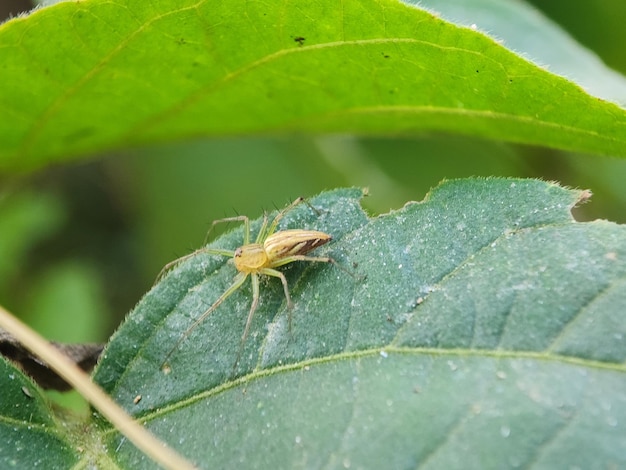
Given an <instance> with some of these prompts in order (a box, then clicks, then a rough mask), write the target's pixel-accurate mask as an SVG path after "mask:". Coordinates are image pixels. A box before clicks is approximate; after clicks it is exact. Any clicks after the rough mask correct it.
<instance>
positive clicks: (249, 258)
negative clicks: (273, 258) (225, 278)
mask: <svg viewBox="0 0 626 470" xmlns="http://www.w3.org/2000/svg"><path fill="white" fill-rule="evenodd" d="M233 262H234V263H235V267H236V268H237V271H240V272H242V273H254V272H257V271H258V270H259V269H261V268H264V267H266V266H267V264H268V257H267V253H266V252H265V249H264V248H263V245H259V244H258V243H250V244H249V245H244V246H240V247H239V248H237V249H236V250H235V256H234V258H233Z"/></svg>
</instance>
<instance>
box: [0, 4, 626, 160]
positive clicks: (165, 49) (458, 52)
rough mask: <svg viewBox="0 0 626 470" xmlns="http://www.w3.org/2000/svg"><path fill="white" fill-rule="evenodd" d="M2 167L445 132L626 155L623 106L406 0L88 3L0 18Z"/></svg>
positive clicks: (625, 120)
mask: <svg viewBox="0 0 626 470" xmlns="http://www.w3.org/2000/svg"><path fill="white" fill-rule="evenodd" d="M0 64H2V68H1V69H0V70H1V71H0V74H1V78H2V83H3V86H2V87H1V89H0V113H1V115H2V119H1V120H0V142H2V146H1V147H0V168H3V169H8V168H21V169H25V168H30V167H35V166H39V165H42V164H44V163H45V162H47V161H50V160H64V159H69V158H76V157H79V156H84V155H87V154H93V153H96V152H103V151H106V150H112V149H119V148H123V147H127V146H135V145H144V144H148V143H154V142H158V141H170V140H176V139H183V138H190V137H196V136H224V135H242V134H250V133H254V134H267V133H276V132H286V131H305V132H354V133H358V134H368V135H371V134H379V135H397V134H398V133H402V134H413V133H416V132H423V131H446V132H452V133H461V134H467V135H475V136H484V137H488V138H494V139H498V140H509V141H513V142H523V143H529V144H536V145H544V146H550V147H556V148H564V149H574V150H577V151H587V152H597V153H605V154H613V155H621V156H624V155H626V151H625V150H624V149H625V148H626V146H625V145H624V143H625V142H626V113H625V112H624V110H622V109H620V108H618V107H617V106H615V105H613V104H610V103H607V102H603V101H601V100H599V99H597V98H594V97H591V96H589V95H587V94H586V93H585V92H584V91H583V90H582V89H580V88H579V87H578V86H576V85H574V84H572V83H571V82H568V81H567V80H565V79H563V78H560V77H557V76H554V75H552V74H550V73H548V72H547V71H545V70H543V69H541V68H540V67H537V66H535V65H533V64H531V63H529V62H527V61H526V60H524V59H522V58H520V57H519V56H517V55H515V54H513V53H512V52H510V51H508V50H507V49H505V48H504V47H502V46H501V45H499V44H497V42H495V41H494V40H492V39H491V38H488V37H486V36H484V35H482V34H481V33H478V32H475V31H472V30H471V29H467V28H460V27H457V26H454V25H452V24H450V23H447V22H445V21H443V20H442V19H440V18H438V17H436V16H433V15H431V14H430V13H427V12H425V11H423V10H420V9H417V8H414V7H411V6H408V5H405V4H402V3H400V2H397V1H395V0H377V1H374V0H346V1H344V2H342V3H341V8H338V7H337V5H336V4H335V3H332V2H331V3H328V2H327V3H324V2H321V3H320V2H313V3H308V4H307V5H306V7H302V6H295V5H293V4H289V5H288V4H281V3H254V2H252V3H250V2H247V1H243V0H237V1H233V0H230V1H212V2H199V3H198V2H195V1H190V0H163V1H160V2H157V3H154V2H147V3H146V2H136V1H129V0H120V1H116V2H109V1H105V0H89V1H86V2H68V3H61V4H58V5H55V6H53V7H49V8H44V9H41V10H39V11H36V12H34V13H33V14H31V15H30V16H28V17H26V18H18V19H14V20H12V21H9V22H7V23H5V24H4V25H2V26H1V27H0Z"/></svg>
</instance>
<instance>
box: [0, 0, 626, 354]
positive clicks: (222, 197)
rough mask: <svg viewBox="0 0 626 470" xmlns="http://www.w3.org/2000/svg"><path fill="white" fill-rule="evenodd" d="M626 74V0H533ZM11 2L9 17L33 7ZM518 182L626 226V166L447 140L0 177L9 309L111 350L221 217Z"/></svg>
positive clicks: (132, 158)
mask: <svg viewBox="0 0 626 470" xmlns="http://www.w3.org/2000/svg"><path fill="white" fill-rule="evenodd" d="M534 4H535V5H536V7H538V8H539V9H541V10H542V11H543V12H544V13H545V14H546V15H548V16H549V17H550V18H551V19H552V20H553V21H555V22H557V23H559V24H560V25H561V26H562V27H563V28H564V29H565V30H567V31H568V32H569V34H571V35H572V36H573V37H574V38H575V39H577V40H578V41H579V42H581V43H582V44H584V45H585V46H586V47H588V48H589V49H591V50H593V51H594V52H595V53H596V54H597V55H598V56H599V57H600V58H602V59H603V60H604V61H605V62H606V63H607V64H608V65H610V66H611V67H613V68H614V69H616V70H618V71H620V72H622V73H626V55H625V54H624V53H623V44H625V43H626V28H624V27H623V18H626V2H623V0H619V1H609V0H602V1H595V2H586V1H581V0H577V1H564V0H562V1H544V2H541V1H538V0H536V1H535V2H534ZM30 7H31V5H30V3H29V2H23V1H21V2H17V1H13V2H11V1H6V0H5V1H4V2H3V3H2V4H1V5H0V17H3V18H7V17H9V16H10V15H11V14H13V15H15V14H17V13H18V12H20V11H24V10H28V9H29V8H30ZM477 175H483V176H489V175H500V176H520V177H538V178H542V179H545V180H556V181H558V182H560V183H562V184H565V185H569V186H574V187H579V188H588V189H591V190H592V191H593V193H594V198H593V199H592V203H591V204H587V205H585V206H583V207H581V208H579V209H577V211H576V217H577V218H578V219H579V220H590V219H595V218H605V219H610V220H613V221H616V222H624V221H625V220H626V216H625V214H624V211H623V209H622V208H623V207H625V204H624V203H625V199H626V190H625V189H624V183H623V182H624V181H625V177H626V162H625V161H622V160H617V159H611V158H599V157H597V156H586V155H576V154H571V153H565V152H559V151H554V150H549V149H544V148H529V147H523V146H517V145H510V144H506V143H500V142H490V141H483V140H477V139H471V138H465V137H457V136H445V135H416V136H414V137H412V138H388V139H357V138H351V137H348V136H329V137H321V138H312V137H306V136H294V137H289V138H249V139H230V140H212V141H203V140H197V141H190V142H182V143H176V144H169V145H160V146H158V147H154V148H143V149H132V150H127V151H125V152H124V153H119V154H115V155H100V156H97V157H94V158H93V159H91V160H90V161H89V162H87V163H79V164H74V165H65V166H59V167H55V168H48V169H46V170H44V171H39V172H37V173H34V174H29V175H22V176H15V175H2V176H0V185H1V186H0V188H1V190H0V303H2V305H4V306H5V307H6V308H8V309H9V310H10V311H12V312H14V313H15V314H17V315H18V316H20V317H22V318H24V319H26V320H27V321H28V322H29V323H30V324H31V325H32V326H33V327H35V329H37V330H38V331H40V332H41V333H42V334H43V335H44V336H46V337H48V338H50V339H54V340H58V341H66V342H88V341H106V338H107V337H108V336H109V335H110V334H111V333H112V331H113V330H114V329H115V327H116V325H118V324H119V322H120V321H121V319H122V318H123V316H124V315H125V314H126V313H127V312H128V311H129V310H130V309H131V308H132V307H133V306H134V305H135V303H136V302H137V301H138V300H139V299H140V297H141V296H142V295H143V293H144V292H146V291H147V290H148V289H149V288H150V287H151V285H152V283H153V282H154V279H155V277H156V275H157V273H158V272H159V270H160V269H161V267H162V266H163V265H164V264H165V263H167V262H168V261H170V260H172V259H174V258H177V257H179V256H182V255H184V254H186V253H189V251H191V250H193V249H194V248H197V247H199V246H200V245H201V243H202V241H203V239H204V236H205V233H206V230H207V228H208V227H209V225H210V223H211V221H212V220H214V219H217V218H221V217H224V216H229V215H233V214H235V213H240V214H248V215H250V216H252V217H257V216H260V215H261V214H262V211H263V210H264V209H273V208H274V207H282V206H284V205H285V204H287V203H288V202H289V201H291V200H293V199H294V198H296V197H297V196H300V195H303V196H311V195H314V194H316V193H318V192H320V191H322V190H324V189H329V188H333V187H338V186H361V187H368V188H369V190H370V197H369V198H367V200H366V201H365V206H366V207H367V209H368V210H369V211H370V212H371V213H372V214H379V213H383V212H386V211H388V210H390V209H395V208H399V207H401V206H402V205H403V204H404V203H405V202H406V201H408V200H421V199H423V197H424V195H425V194H426V193H427V192H428V190H429V189H430V188H431V187H433V186H435V185H437V183H438V182H439V181H441V180H442V179H444V178H447V179H451V178H461V177H467V176H477Z"/></svg>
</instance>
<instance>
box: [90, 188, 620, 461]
mask: <svg viewBox="0 0 626 470" xmlns="http://www.w3.org/2000/svg"><path fill="white" fill-rule="evenodd" d="M360 197H361V193H360V191H358V190H337V191H331V192H328V193H324V194H322V195H320V196H318V197H316V198H313V199H311V203H312V204H313V206H314V207H316V208H318V209H319V211H320V214H319V215H317V214H315V213H314V212H313V211H311V210H310V208H308V207H307V206H305V205H300V206H298V207H297V208H296V209H295V210H293V211H292V212H290V213H288V214H287V215H286V216H285V218H284V219H283V221H282V222H281V225H280V229H281V230H282V229H285V228H310V229H318V230H323V231H325V232H327V233H329V234H332V236H333V241H332V242H331V243H330V244H328V245H326V246H324V247H321V248H319V249H318V250H316V252H315V253H317V254H319V255H329V256H333V257H334V258H335V259H337V261H338V262H339V263H340V264H341V265H342V266H345V267H346V268H347V269H354V271H355V272H356V274H357V275H358V276H359V277H358V278H356V279H355V278H353V277H351V276H349V275H347V274H346V273H345V272H343V271H341V270H339V269H338V268H337V267H335V266H332V265H325V264H317V263H304V262H300V263H293V264H290V265H288V266H286V267H284V268H283V271H284V272H285V275H286V277H287V280H288V283H289V286H290V292H291V295H292V298H293V301H294V308H293V310H292V311H289V310H288V309H287V308H286V305H285V299H284V295H283V293H282V288H281V286H280V282H278V281H277V280H276V279H273V278H272V279H268V280H267V282H262V284H261V288H262V289H261V302H260V305H259V309H258V311H257V312H256V315H255V317H254V321H253V323H252V328H251V331H250V335H249V338H248V339H247V341H246V342H245V345H244V347H243V352H242V353H241V356H240V357H239V361H238V362H237V358H238V355H239V353H240V338H241V334H242V331H243V328H244V324H245V319H246V316H247V314H248V310H249V307H250V302H251V289H250V285H249V283H247V284H244V286H243V287H242V288H241V289H240V290H239V291H237V292H236V293H235V294H234V295H233V296H232V297H230V298H229V299H228V300H226V301H225V302H224V303H223V304H222V305H221V306H220V307H219V308H218V309H217V310H216V311H215V312H213V313H212V314H211V315H210V316H209V317H208V318H206V320H205V321H204V322H202V323H201V324H200V325H199V326H198V327H197V328H196V329H195V330H193V332H192V333H191V334H190V335H189V336H188V338H187V339H186V340H185V341H184V342H183V343H182V344H180V346H179V347H178V348H177V349H176V350H175V351H174V353H173V354H172V355H171V357H170V358H169V360H168V364H169V365H170V368H171V371H170V372H169V373H166V372H165V371H163V370H161V365H162V364H163V361H164V360H165V359H166V356H167V354H168V352H169V351H170V350H171V348H172V347H173V346H174V345H175V344H176V343H177V341H178V340H179V338H180V337H181V335H182V334H183V332H184V331H185V330H186V329H187V328H188V327H189V326H190V325H191V324H192V323H193V322H194V320H195V319H196V318H198V317H199V316H200V315H201V314H202V313H203V312H204V311H205V310H206V309H207V308H208V307H209V306H210V305H211V304H212V302H213V301H214V300H215V299H216V298H217V297H218V296H219V295H220V294H221V293H222V292H224V290H225V289H226V288H227V286H228V285H229V284H230V282H231V280H232V278H233V277H234V276H235V273H236V271H235V269H234V267H233V266H232V264H230V263H227V262H226V259H225V258H224V257H220V256H210V255H206V254H197V255H196V256H193V257H191V258H190V259H188V260H186V261H184V262H182V263H181V264H180V265H179V266H177V267H176V268H174V269H173V270H172V271H171V272H170V273H169V274H168V275H167V276H166V277H165V278H164V279H163V280H162V281H161V282H159V283H158V284H157V285H156V286H155V287H154V288H153V290H152V291H150V292H149V293H148V294H147V295H146V296H145V297H144V298H143V299H142V301H141V302H140V303H139V304H138V306H137V307H136V309H135V310H134V311H133V312H132V313H131V314H130V315H129V317H128V318H127V320H126V322H125V323H124V324H123V326H122V327H121V328H120V329H119V330H118V332H117V333H116V334H115V335H114V337H113V338H112V340H111V342H110V344H109V346H108V348H107V350H106V351H105V354H104V356H103V358H102V361H101V363H100V364H99V366H98V369H97V371H96V373H95V379H96V381H98V382H99V383H100V384H101V385H102V386H103V387H104V388H105V389H106V390H108V391H109V392H110V393H111V394H112V395H113V396H114V398H115V399H116V400H117V401H118V402H119V403H120V404H122V406H124V407H126V409H127V410H129V412H131V413H132V414H134V415H135V416H136V417H137V418H138V419H140V420H141V421H142V422H144V423H145V425H146V426H147V427H148V428H149V429H151V430H152V431H153V432H155V433H156V434H157V435H158V436H159V437H161V438H162V439H164V440H165V441H167V442H169V443H171V445H172V446H174V447H175V448H177V449H178V450H180V451H181V452H182V453H183V454H184V455H186V456H188V457H189V458H190V459H192V460H193V461H196V462H198V463H199V464H200V465H201V466H202V467H203V468H235V467H236V468H294V467H302V468H319V467H325V468H328V467H330V468H336V467H351V468H415V467H419V468H464V469H467V468H477V469H478V468H509V467H519V466H522V467H524V466H530V465H532V466H533V467H536V468H555V467H558V468H568V467H573V466H578V467H580V468H595V467H601V468H605V467H615V468H620V467H622V466H624V465H626V457H625V454H624V452H623V448H624V444H625V443H626V432H625V431H624V428H623V423H624V422H625V421H626V392H625V390H626V375H625V372H626V368H625V367H624V361H625V359H626V348H625V347H624V341H625V339H624V338H625V337H626V321H625V320H626V319H625V318H624V312H625V311H626V309H625V308H624V306H625V304H626V296H625V294H624V292H626V289H624V278H625V274H626V242H625V240H626V237H625V235H626V230H625V229H624V227H623V226H618V225H616V224H612V223H609V222H605V221H596V222H590V223H577V222H575V221H574V220H573V219H572V217H571V214H570V209H571V207H572V206H573V205H574V204H575V203H576V202H578V201H580V200H584V199H585V198H586V197H588V194H587V193H583V192H580V191H574V190H569V189H565V188H562V187H559V186H557V185H555V184H551V183H545V182H542V181H533V180H515V179H470V180H460V181H449V182H445V183H443V184H442V185H440V186H439V187H438V188H436V189H435V190H433V191H432V192H431V193H430V194H429V195H428V197H427V198H426V199H425V201H423V202H422V203H410V204H407V205H406V206H405V207H404V208H402V209H401V210H398V211H394V212H391V213H389V214H387V215H383V216H380V217H376V218H368V217H367V216H366V215H365V214H364V213H363V212H362V211H361V209H360V206H359V199H360ZM253 227H254V228H256V229H258V227H259V220H257V221H256V222H254V223H253ZM255 233H256V232H255ZM241 240H242V231H241V229H237V230H235V231H233V232H231V233H229V234H227V235H226V236H224V237H222V238H220V239H218V240H216V241H215V242H213V243H212V244H211V246H214V247H222V248H224V247H226V248H234V247H236V246H238V245H240V244H241ZM290 315H291V320H292V321H291V328H289V323H290V322H289V317H290ZM235 364H236V367H234V366H235ZM137 397H140V398H141V399H140V400H139V401H138V400H137ZM103 439H104V442H105V443H106V445H107V446H108V449H109V451H110V452H111V455H112V458H114V459H116V460H117V461H118V462H119V464H120V466H121V467H123V468H133V469H135V468H151V464H150V463H149V462H147V461H146V460H145V457H143V456H142V455H141V454H140V453H139V452H138V451H136V450H135V449H134V448H133V447H132V446H130V445H128V443H127V441H126V440H125V439H124V438H123V437H121V436H120V435H119V434H117V432H116V431H115V430H113V429H110V430H109V431H106V429H105V436H104V438H103ZM114 450H115V452H113V451H114Z"/></svg>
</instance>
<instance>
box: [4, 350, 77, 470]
mask: <svg viewBox="0 0 626 470" xmlns="http://www.w3.org/2000/svg"><path fill="white" fill-rule="evenodd" d="M0 389H1V390H2V400H0V442H1V443H2V444H1V445H0V467H2V468H72V466H73V465H74V464H75V463H76V462H77V461H78V458H79V457H78V450H77V445H76V444H77V441H74V442H72V441H70V438H69V435H68V434H67V433H66V432H64V431H63V428H62V427H61V426H59V425H58V423H57V422H56V420H55V419H54V417H53V415H52V412H51V410H50V409H49V408H48V405H47V404H46V401H45V399H44V397H43V395H42V394H41V392H40V391H39V390H38V389H37V387H36V386H35V385H34V384H33V382H32V381H31V380H29V379H28V378H27V377H25V376H24V374H22V373H21V372H20V371H19V370H17V369H16V368H15V367H14V366H12V365H11V364H10V363H9V362H7V361H6V360H5V359H4V358H3V357H0Z"/></svg>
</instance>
